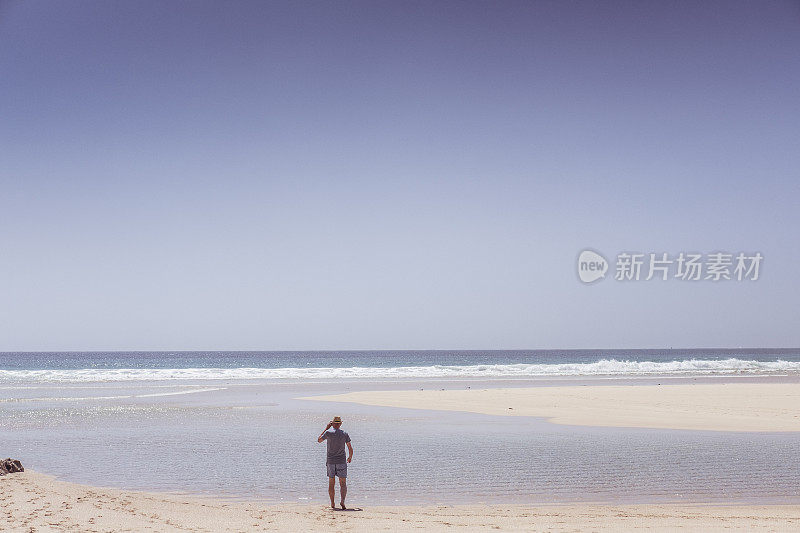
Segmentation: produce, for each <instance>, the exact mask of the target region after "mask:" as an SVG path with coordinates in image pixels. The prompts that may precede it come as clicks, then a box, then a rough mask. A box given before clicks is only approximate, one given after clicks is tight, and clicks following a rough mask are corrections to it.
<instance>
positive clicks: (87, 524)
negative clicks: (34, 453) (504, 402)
mask: <svg viewBox="0 0 800 533" xmlns="http://www.w3.org/2000/svg"><path fill="white" fill-rule="evenodd" d="M154 475H157V472H154ZM0 500H2V501H3V514H4V516H3V517H2V521H1V522H0V530H2V529H6V530H9V531H36V532H43V531H81V532H100V531H103V532H105V531H114V532H117V531H194V532H201V531H313V530H322V529H325V530H330V529H333V530H335V531H353V532H360V531H363V532H372V531H412V530H414V531H417V530H419V529H425V530H428V531H434V530H435V531H446V530H452V529H456V530H462V531H478V530H499V531H531V530H548V531H575V530H580V531H613V530H625V531H631V530H644V529H646V530H648V531H673V530H675V529H678V528H688V529H692V530H696V531H731V530H741V531H788V530H793V529H797V528H798V527H800V506H796V505H795V506H788V505H774V506H771V505H756V506H754V505H748V506H718V505H715V506H702V505H687V504H680V505H678V504H669V505H619V506H617V505H588V504H582V505H568V506H546V507H534V506H526V505H492V506H482V505H465V506H397V507H392V506H382V507H365V508H363V509H360V510H353V511H347V512H344V511H333V510H331V509H328V508H326V507H324V506H319V505H263V504H259V503H239V502H237V503H232V502H229V501H224V500H217V499H213V498H197V497H187V496H181V495H171V494H156V493H146V492H134V491H123V490H116V489H107V488H97V487H91V486H87V485H78V484H75V483H67V482H64V481H58V480H56V479H54V478H52V477H50V476H47V475H44V474H39V473H36V472H30V471H26V472H24V473H19V474H10V475H7V476H3V477H0ZM356 504H357V502H354V503H353V505H356Z"/></svg>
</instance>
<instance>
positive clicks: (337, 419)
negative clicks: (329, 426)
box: [332, 416, 342, 424]
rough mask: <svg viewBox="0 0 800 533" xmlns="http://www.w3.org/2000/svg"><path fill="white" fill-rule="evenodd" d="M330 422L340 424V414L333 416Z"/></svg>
mask: <svg viewBox="0 0 800 533" xmlns="http://www.w3.org/2000/svg"><path fill="white" fill-rule="evenodd" d="M332 422H333V423H334V424H341V423H342V417H341V416H334V417H333V420H332Z"/></svg>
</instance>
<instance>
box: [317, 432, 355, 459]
mask: <svg viewBox="0 0 800 533" xmlns="http://www.w3.org/2000/svg"><path fill="white" fill-rule="evenodd" d="M322 440H326V441H328V460H327V461H325V464H326V465H340V464H342V463H346V462H347V455H345V453H344V444H345V443H346V442H350V435H348V434H347V433H346V432H344V431H342V430H341V429H329V430H328V431H326V432H325V433H324V434H323V435H322Z"/></svg>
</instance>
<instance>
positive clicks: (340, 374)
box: [0, 358, 800, 383]
mask: <svg viewBox="0 0 800 533" xmlns="http://www.w3.org/2000/svg"><path fill="white" fill-rule="evenodd" d="M795 372H800V362H798V361H782V360H777V361H755V360H744V359H734V358H731V359H721V360H705V359H687V360H683V361H667V362H652V361H619V360H616V359H603V360H600V361H596V362H594V363H562V364H529V363H518V364H506V365H499V364H486V365H463V366H455V365H432V366H401V367H359V366H355V367H348V368H120V369H76V370H0V383H3V382H5V383H20V382H27V383H30V382H35V383H81V382H118V381H160V380H168V381H174V380H247V379H273V380H291V381H306V380H324V379H357V380H359V379H360V380H374V379H461V378H466V379H469V378H484V379H497V378H527V377H541V376H640V375H654V374H657V375H692V374H695V375H709V374H749V375H760V374H777V373H795Z"/></svg>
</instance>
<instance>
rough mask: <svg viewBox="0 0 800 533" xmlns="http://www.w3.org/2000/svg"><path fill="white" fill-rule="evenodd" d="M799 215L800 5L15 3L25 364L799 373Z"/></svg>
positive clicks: (1, 205)
mask: <svg viewBox="0 0 800 533" xmlns="http://www.w3.org/2000/svg"><path fill="white" fill-rule="evenodd" d="M799 204H800V4H798V2H791V1H771V2H770V1H768V2H755V1H752V2H735V1H720V2H690V1H686V2H655V1H654V2H641V1H631V2H560V1H553V2H438V1H437V2H405V1H404V2H376V1H367V2H216V3H215V2H195V1H191V2H160V1H159V2H150V1H138V2H125V1H116V2H114V1H97V2H92V1H75V2H51V1H36V0H25V1H21V0H20V1H13V0H11V1H9V0H0V350H112V349H131V350H149V349H165V350H178V349H185V350H191V349H219V350H227V349H230V350H233V349H276V350H277V349H450V348H452V349H464V348H474V349H488V348H498V349H502V348H581V347H599V348H604V347H622V348H626V347H628V348H629V347H665V346H675V347H679V346H680V347H710V346H718V347H737V346H746V347H747V346H768V347H778V346H783V347H796V346H800V328H798V327H797V319H798V305H799V304H800V289H799V288H798V287H799V286H798V274H799V273H800V271H799V270H798V269H799V268H800V245H798V237H799V236H800V213H799V212H798V211H799V210H798V207H800V205H799ZM587 247H590V248H592V249H595V250H599V251H601V252H603V253H604V254H605V255H606V256H607V257H609V259H613V256H615V255H616V254H617V253H618V252H620V251H625V250H628V251H642V252H669V253H671V254H676V253H678V252H680V251H700V252H713V251H717V250H724V251H729V252H739V251H745V252H755V251H760V252H761V253H762V254H763V255H764V258H765V259H764V263H763V265H762V271H761V279H759V280H758V281H756V282H750V283H746V282H725V283H718V284H714V283H712V282H696V283H689V282H680V281H675V280H673V281H668V282H657V281H651V282H644V281H640V282H629V283H624V282H617V281H614V280H613V279H611V277H609V278H608V279H605V280H602V281H600V282H597V283H595V284H593V285H583V284H581V283H580V282H579V280H578V278H577V276H576V266H575V261H576V258H577V254H578V253H579V252H580V251H581V250H582V249H584V248H587ZM612 268H613V266H612Z"/></svg>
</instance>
